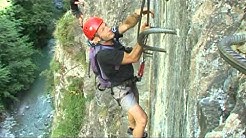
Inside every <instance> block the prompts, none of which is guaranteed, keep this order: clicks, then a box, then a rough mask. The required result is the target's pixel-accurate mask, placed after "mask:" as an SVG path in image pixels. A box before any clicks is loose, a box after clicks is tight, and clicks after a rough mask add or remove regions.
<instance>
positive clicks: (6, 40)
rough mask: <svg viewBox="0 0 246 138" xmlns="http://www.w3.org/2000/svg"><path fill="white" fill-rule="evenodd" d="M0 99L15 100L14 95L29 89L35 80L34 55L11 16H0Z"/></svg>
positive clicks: (30, 44) (31, 45)
mask: <svg viewBox="0 0 246 138" xmlns="http://www.w3.org/2000/svg"><path fill="white" fill-rule="evenodd" d="M0 22H1V26H0V34H1V35H0V99H1V101H4V100H16V94H17V93H18V92H20V91H22V90H26V89H28V88H29V85H30V84H31V83H32V82H33V81H34V79H35V75H34V73H35V71H36V70H37V67H36V65H35V64H34V63H33V60H32V57H33V55H34V54H35V53H36V51H35V50H34V49H33V44H32V43H30V42H29V39H28V37H27V36H24V35H22V34H21V33H20V32H21V31H22V28H21V27H19V25H20V24H21V22H20V21H19V20H15V19H13V18H12V17H11V16H9V15H7V14H4V13H1V15H0Z"/></svg>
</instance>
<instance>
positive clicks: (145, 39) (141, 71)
mask: <svg viewBox="0 0 246 138" xmlns="http://www.w3.org/2000/svg"><path fill="white" fill-rule="evenodd" d="M144 5H145V0H143V1H142V6H141V11H140V19H139V23H138V32H137V37H139V33H140V28H141V21H142V13H143V8H144ZM149 9H150V0H147V11H150V10H149ZM147 25H149V13H147ZM147 38H148V35H146V36H145V38H143V39H144V44H146V43H147ZM144 67H145V56H144V55H143V56H142V62H141V63H140V67H139V70H138V81H140V80H141V78H142V76H143V72H144Z"/></svg>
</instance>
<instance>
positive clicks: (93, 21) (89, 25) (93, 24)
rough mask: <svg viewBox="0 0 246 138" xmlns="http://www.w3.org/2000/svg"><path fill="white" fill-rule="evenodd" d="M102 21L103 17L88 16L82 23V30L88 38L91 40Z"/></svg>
mask: <svg viewBox="0 0 246 138" xmlns="http://www.w3.org/2000/svg"><path fill="white" fill-rule="evenodd" d="M102 23H103V19H101V18H99V17H91V18H89V19H88V20H87V21H86V22H85V23H84V25H83V32H84V34H85V36H86V37H87V38H88V39H89V40H92V39H93V38H94V37H95V34H96V32H97V30H98V28H99V26H100V25H101V24H102Z"/></svg>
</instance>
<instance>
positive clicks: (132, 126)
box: [128, 112, 136, 129]
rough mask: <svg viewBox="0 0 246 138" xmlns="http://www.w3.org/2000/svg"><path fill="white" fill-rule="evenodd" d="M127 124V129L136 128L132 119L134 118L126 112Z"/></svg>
mask: <svg viewBox="0 0 246 138" xmlns="http://www.w3.org/2000/svg"><path fill="white" fill-rule="evenodd" d="M128 124H129V127H130V128H132V129H134V128H135V126H136V121H135V119H134V117H133V116H132V115H131V114H130V113H129V112H128Z"/></svg>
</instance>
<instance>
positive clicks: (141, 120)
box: [128, 104, 147, 138]
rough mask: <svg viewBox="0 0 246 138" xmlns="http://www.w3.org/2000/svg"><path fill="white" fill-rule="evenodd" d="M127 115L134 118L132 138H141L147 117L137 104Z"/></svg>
mask: <svg viewBox="0 0 246 138" xmlns="http://www.w3.org/2000/svg"><path fill="white" fill-rule="evenodd" d="M128 113H129V114H131V116H132V117H133V118H134V120H135V122H136V125H135V127H134V130H133V137H134V138H141V137H142V136H143V134H144V129H145V127H146V124H147V115H146V113H145V112H144V110H143V109H142V107H141V106H140V105H139V104H136V105H134V106H133V107H132V108H130V109H129V110H128Z"/></svg>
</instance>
